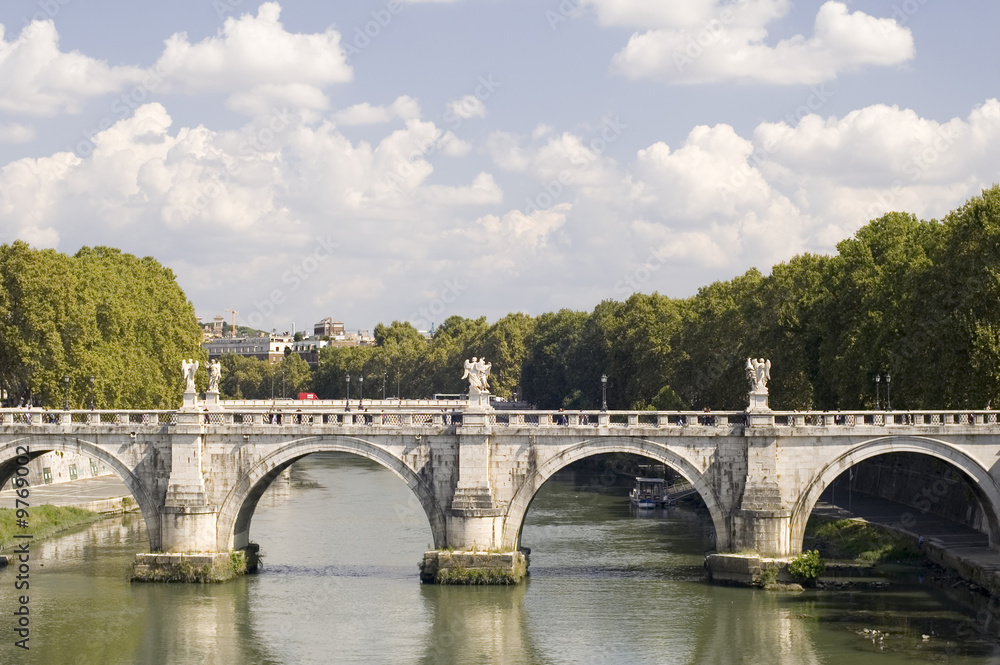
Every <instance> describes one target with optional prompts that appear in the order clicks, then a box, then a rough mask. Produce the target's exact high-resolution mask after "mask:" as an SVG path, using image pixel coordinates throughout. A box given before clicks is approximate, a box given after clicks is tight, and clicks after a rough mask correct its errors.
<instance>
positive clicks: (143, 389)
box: [0, 241, 205, 408]
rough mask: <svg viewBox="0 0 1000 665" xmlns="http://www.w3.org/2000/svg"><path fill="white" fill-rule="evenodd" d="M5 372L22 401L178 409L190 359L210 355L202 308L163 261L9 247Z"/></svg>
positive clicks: (3, 275) (0, 271) (2, 343)
mask: <svg viewBox="0 0 1000 665" xmlns="http://www.w3.org/2000/svg"><path fill="white" fill-rule="evenodd" d="M0 291H2V292H3V296H0V303H2V305H3V310H2V312H0V332H2V338H0V377H3V378H2V382H3V383H4V384H6V385H8V386H9V389H10V392H11V393H12V395H15V397H16V398H17V399H22V400H27V399H29V398H30V399H32V400H34V401H35V402H37V403H39V404H45V405H48V406H61V405H62V403H63V402H64V400H65V399H66V383H65V381H64V377H69V402H70V406H71V407H75V408H82V407H84V406H86V405H88V404H89V401H90V391H91V383H90V377H91V376H93V377H94V393H95V395H94V398H95V406H97V407H98V408H108V407H114V408H123V407H133V408H151V407H159V408H172V407H174V406H176V405H177V404H179V402H180V400H181V393H182V390H183V385H182V381H181V372H180V361H181V359H183V358H186V357H193V358H200V359H204V357H205V354H204V352H203V351H202V349H201V348H200V346H199V342H200V339H201V330H200V328H199V327H198V324H197V320H196V318H195V315H194V308H193V307H192V305H191V303H190V302H188V300H187V298H186V297H185V296H184V293H183V291H181V289H180V287H179V286H178V285H177V282H176V279H175V277H174V274H173V273H172V272H171V271H170V270H169V269H167V268H165V267H163V266H162V265H161V264H160V263H158V262H157V261H156V260H155V259H153V258H151V257H146V258H143V259H139V258H137V257H135V256H132V255H130V254H125V253H123V252H121V251H120V250H117V249H113V248H109V247H94V248H90V247H84V248H82V249H81V250H80V251H79V252H77V254H76V255H74V256H72V257H71V256H67V255H65V254H61V253H59V252H56V251H54V250H34V249H32V248H31V247H29V246H28V245H27V244H26V243H23V242H20V241H17V242H14V243H13V244H11V245H0Z"/></svg>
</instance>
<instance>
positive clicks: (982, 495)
mask: <svg viewBox="0 0 1000 665" xmlns="http://www.w3.org/2000/svg"><path fill="white" fill-rule="evenodd" d="M887 453H918V454H922V455H929V456H930V457H935V458H937V459H940V460H942V461H944V462H947V463H948V464H950V465H951V466H952V467H953V468H954V469H956V470H957V471H959V472H961V473H962V474H963V475H964V476H965V477H966V478H968V479H969V480H971V481H972V482H971V483H969V485H970V486H971V488H972V491H973V492H974V493H975V494H976V498H977V499H979V502H980V504H982V506H983V512H984V514H985V516H986V522H987V524H988V525H989V534H988V535H989V538H990V544H991V545H996V544H997V543H998V542H1000V520H998V517H997V514H998V510H1000V486H998V485H997V483H996V481H995V480H994V479H993V477H992V476H991V475H990V473H989V469H986V468H984V467H983V466H982V465H981V464H980V463H979V462H978V461H976V460H975V459H974V458H972V457H970V456H969V455H967V454H966V453H964V452H962V451H961V450H959V449H958V448H956V447H955V446H953V445H951V444H948V443H945V442H943V441H938V440H936V439H931V438H927V437H910V436H902V437H901V436H886V437H879V438H877V439H871V440H869V441H865V442H862V443H859V444H858V445H856V446H853V447H852V448H850V449H849V450H847V451H846V452H844V453H843V454H841V455H840V456H838V457H837V458H836V459H834V460H833V461H831V462H829V463H828V464H826V465H825V466H824V467H823V468H822V469H820V470H819V471H818V472H817V473H816V474H815V475H814V476H813V479H812V481H811V482H810V483H809V485H807V486H806V488H805V491H803V492H802V493H801V494H800V495H799V499H798V501H797V502H796V504H795V507H794V508H793V509H792V518H791V528H790V531H791V533H790V542H789V544H790V546H791V552H790V554H793V555H794V554H798V553H800V552H801V551H802V540H803V538H804V536H805V530H806V523H807V522H808V521H809V516H810V515H811V514H812V511H813V508H815V507H816V502H817V501H819V497H820V495H821V494H822V493H823V492H824V491H825V490H826V488H827V487H829V486H830V484H831V483H833V481H834V480H836V479H837V477H838V476H840V474H842V473H843V472H844V471H847V470H848V469H850V468H851V467H853V466H855V465H856V464H858V463H860V462H863V461H865V460H867V459H870V458H872V457H877V456H878V455H885V454H887Z"/></svg>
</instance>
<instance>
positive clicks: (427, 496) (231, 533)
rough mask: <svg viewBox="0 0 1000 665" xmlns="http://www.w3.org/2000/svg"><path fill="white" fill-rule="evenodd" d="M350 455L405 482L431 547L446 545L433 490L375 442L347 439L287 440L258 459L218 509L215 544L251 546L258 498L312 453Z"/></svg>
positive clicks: (442, 519) (441, 513)
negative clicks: (421, 514) (423, 517)
mask: <svg viewBox="0 0 1000 665" xmlns="http://www.w3.org/2000/svg"><path fill="white" fill-rule="evenodd" d="M327 452H332V453H350V454H353V455H359V456H361V457H364V458H367V459H370V460H372V461H374V462H377V463H378V464H380V465H381V466H383V467H385V468H387V469H389V470H390V471H392V472H393V473H394V474H396V476H398V477H399V478H401V479H402V480H403V482H405V483H406V485H407V487H409V488H410V490H411V491H412V492H413V494H414V495H415V496H416V498H417V500H418V501H419V502H420V505H421V507H422V508H423V509H424V513H425V514H426V516H427V521H428V522H429V523H430V527H431V534H432V535H433V538H434V547H435V548H438V549H442V548H444V547H445V546H446V545H447V535H446V528H447V523H446V520H445V514H444V511H443V510H442V509H441V507H440V505H439V504H438V501H437V499H436V498H435V496H434V491H433V488H432V487H431V486H430V485H429V484H428V483H427V482H425V481H424V480H423V479H422V478H420V476H418V475H417V474H416V473H415V472H414V471H413V470H412V469H411V468H410V467H408V466H407V465H406V464H405V463H404V462H403V460H401V459H400V458H398V457H396V456H395V455H393V454H392V453H390V452H389V451H387V450H385V449H384V448H381V447H379V446H377V445H376V444H374V443H371V442H369V441H365V440H364V439H358V438H355V437H349V436H337V435H334V436H311V437H306V438H302V439H295V440H292V441H289V442H288V443H287V444H286V445H283V446H281V447H280V448H278V449H277V450H275V451H273V452H271V453H270V454H269V455H267V456H266V457H264V458H263V459H261V460H260V461H259V462H258V463H257V464H255V465H254V466H253V467H252V468H251V469H250V470H249V471H248V472H247V473H246V474H245V475H242V476H240V479H239V480H238V481H237V483H236V485H235V486H234V487H233V488H232V489H231V490H230V491H229V493H228V494H227V495H226V498H225V499H224V500H223V502H222V505H221V507H220V509H219V517H218V524H217V527H216V541H217V543H218V547H219V549H220V550H231V549H240V548H243V547H246V546H247V545H248V544H249V543H250V521H251V519H252V518H253V514H254V511H255V510H256V509H257V503H258V501H260V498H261V496H263V494H264V492H265V491H266V490H267V488H268V487H269V486H270V485H271V483H272V482H274V480H275V479H276V478H277V477H278V476H279V475H281V473H282V472H283V471H284V470H285V469H287V468H288V467H290V466H291V465H292V464H294V463H295V462H296V461H298V460H300V459H302V458H303V457H305V456H307V455H311V454H313V453H327Z"/></svg>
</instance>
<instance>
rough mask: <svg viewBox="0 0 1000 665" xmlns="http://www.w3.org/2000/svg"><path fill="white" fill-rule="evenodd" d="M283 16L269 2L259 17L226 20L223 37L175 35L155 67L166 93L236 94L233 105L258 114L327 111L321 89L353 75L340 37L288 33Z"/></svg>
mask: <svg viewBox="0 0 1000 665" xmlns="http://www.w3.org/2000/svg"><path fill="white" fill-rule="evenodd" d="M280 15H281V6H280V5H279V4H278V3H276V2H265V3H263V4H262V5H260V7H259V8H258V10H257V15H256V16H252V15H250V14H244V15H243V16H240V17H239V18H227V19H226V22H225V24H224V26H223V28H222V30H221V32H220V34H218V35H217V36H215V37H209V38H207V39H204V40H202V41H201V42H198V43H197V44H192V43H190V42H189V41H188V38H187V35H186V34H184V33H178V34H175V35H173V36H171V37H170V38H169V39H167V40H166V46H165V48H164V51H163V54H162V55H161V56H160V59H159V61H158V62H157V63H156V66H155V69H156V70H157V71H158V72H161V73H162V75H163V76H164V78H165V85H164V90H167V91H177V92H183V93H188V94H197V93H205V92H228V93H235V94H234V96H233V97H232V98H231V99H230V100H229V105H230V107H231V108H233V109H235V110H240V111H248V112H249V111H252V112H255V113H256V112H259V109H260V108H261V107H262V106H267V105H274V104H288V105H292V106H296V107H303V108H310V109H321V108H325V107H326V98H325V95H324V94H323V93H322V88H323V87H324V86H327V85H330V84H333V83H343V82H346V81H350V80H351V79H352V77H353V72H352V70H351V68H350V66H349V65H348V64H347V62H346V60H345V55H344V52H343V49H342V47H341V44H340V33H339V32H337V31H336V30H334V29H333V28H330V29H328V30H327V31H326V32H323V33H314V34H296V33H290V32H287V31H286V30H285V28H284V26H282V24H281V22H280V20H279V18H280Z"/></svg>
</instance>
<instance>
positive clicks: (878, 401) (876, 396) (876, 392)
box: [875, 374, 882, 411]
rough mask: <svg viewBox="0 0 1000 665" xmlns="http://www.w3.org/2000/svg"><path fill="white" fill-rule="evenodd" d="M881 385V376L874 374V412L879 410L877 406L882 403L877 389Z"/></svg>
mask: <svg viewBox="0 0 1000 665" xmlns="http://www.w3.org/2000/svg"><path fill="white" fill-rule="evenodd" d="M881 383H882V375H881V374H876V375H875V410H876V411H877V410H878V409H879V405H880V404H881V403H882V400H881V394H880V393H879V387H880V384H881Z"/></svg>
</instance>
